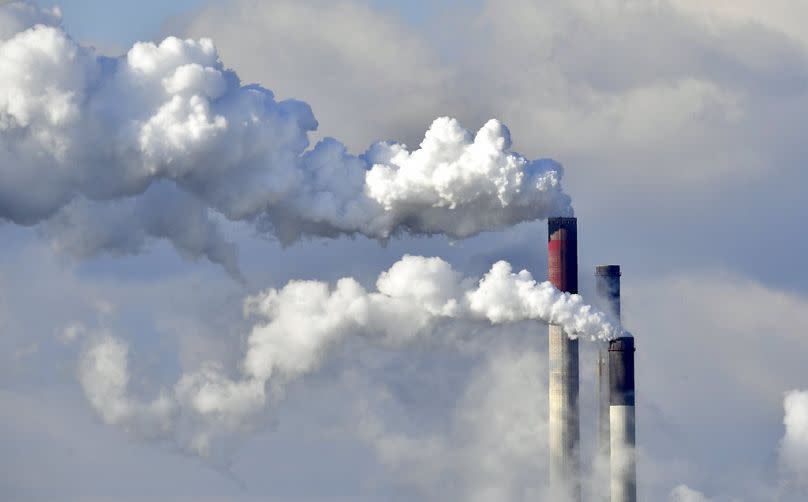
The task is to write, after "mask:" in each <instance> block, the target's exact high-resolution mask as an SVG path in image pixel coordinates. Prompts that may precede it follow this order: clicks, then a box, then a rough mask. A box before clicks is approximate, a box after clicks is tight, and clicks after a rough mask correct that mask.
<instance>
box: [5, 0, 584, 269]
mask: <svg viewBox="0 0 808 502" xmlns="http://www.w3.org/2000/svg"><path fill="white" fill-rule="evenodd" d="M58 14H59V13H58V12H51V11H41V10H38V9H36V8H35V7H34V6H33V5H31V4H29V3H22V2H14V3H11V4H8V5H3V6H0V81H2V82H3V86H2V88H0V219H4V220H8V221H11V222H14V223H18V224H23V225H32V224H36V223H39V222H42V221H43V220H48V219H53V221H51V222H50V224H49V225H48V227H47V228H48V230H47V231H46V233H47V234H48V235H49V236H50V237H51V238H53V239H54V241H55V244H56V245H57V247H58V246H61V247H62V248H63V249H65V250H68V251H75V252H77V253H78V254H79V255H87V254H94V253H97V252H99V251H103V250H112V251H115V252H132V251H133V250H135V249H137V248H138V247H139V240H140V237H135V242H134V243H133V242H132V241H131V239H130V238H129V237H128V236H127V235H125V232H121V231H120V228H121V226H122V225H126V224H131V225H132V226H133V227H134V228H135V232H134V233H135V234H136V235H137V236H143V237H144V238H145V237H158V238H167V239H170V240H172V242H174V244H175V246H176V247H177V248H178V249H181V250H184V251H186V252H187V253H189V254H191V255H194V256H200V255H205V256H207V257H208V258H210V259H211V260H212V261H215V262H218V263H222V264H225V266H227V267H229V268H230V269H231V272H232V271H233V266H232V265H228V263H229V262H228V260H230V258H229V257H225V256H223V255H225V254H228V253H227V252H224V251H222V250H223V249H225V248H227V247H228V245H227V244H225V243H223V242H221V236H220V235H219V234H218V233H217V232H215V231H211V230H208V232H207V236H208V237H207V238H202V239H198V238H197V239H191V241H193V242H191V243H190V245H189V240H188V238H187V235H183V234H182V232H183V230H182V227H183V223H184V221H185V220H184V219H183V217H184V216H187V215H189V214H190V215H191V216H190V218H191V219H192V220H193V222H192V224H193V225H194V226H195V227H199V226H206V225H207V226H210V225H212V224H208V223H202V222H201V220H202V219H206V218H207V214H206V213H207V211H208V210H210V211H213V212H216V213H220V214H221V215H224V216H225V217H226V218H228V219H231V220H248V221H252V222H255V223H256V224H257V225H258V226H259V228H261V229H263V230H266V231H269V232H272V233H274V234H275V235H276V236H277V237H278V238H279V239H280V240H281V241H282V242H284V243H290V242H293V241H294V240H296V239H298V238H300V237H301V236H304V235H313V236H335V235H339V234H355V233H358V234H363V235H366V236H368V237H371V238H377V239H386V238H388V237H390V236H391V235H393V234H395V233H396V232H399V231H407V232H413V233H426V234H432V233H435V234H445V235H447V236H450V237H456V238H462V237H468V236H471V235H474V234H476V233H479V232H481V231H483V230H487V229H495V228H502V227H506V226H509V225H513V224H515V223H518V222H521V221H526V220H533V219H537V218H546V217H548V216H556V215H568V214H570V213H571V211H572V210H571V207H570V199H569V197H568V196H567V195H566V194H565V193H564V192H563V191H562V189H561V176H562V169H561V166H560V165H559V164H557V163H555V162H554V161H551V160H533V161H531V160H528V159H526V158H524V157H523V156H521V155H519V154H518V153H515V152H512V151H511V150H510V148H511V138H510V132H509V131H508V129H507V128H506V127H505V126H504V125H503V124H501V123H500V122H498V121H497V120H491V121H489V122H487V123H486V124H485V125H484V126H483V127H482V128H481V129H480V130H479V131H478V132H477V133H476V134H474V135H472V134H471V133H469V132H468V131H466V130H465V129H463V128H462V127H461V126H460V124H459V123H458V122H457V121H456V120H453V119H450V118H445V117H444V118H439V119H436V120H435V121H434V122H433V123H432V125H431V126H430V127H429V129H428V130H427V132H426V134H425V135H424V140H423V142H422V143H421V145H420V147H419V148H418V149H416V150H413V151H410V150H408V149H407V148H406V147H405V146H404V145H402V144H398V143H387V142H382V143H377V144H375V145H372V146H371V147H370V148H368V150H367V151H366V152H365V153H364V154H362V155H360V156H355V155H351V154H349V153H348V152H347V151H346V148H345V147H344V145H342V144H341V143H340V142H338V141H337V140H334V139H326V140H324V141H321V142H320V143H318V144H317V145H316V146H314V147H313V148H311V149H309V139H308V134H309V133H310V132H312V131H314V130H315V129H316V127H317V121H316V120H315V118H314V115H313V113H312V111H311V109H310V108H309V106H308V105H307V104H306V103H303V102H301V101H296V100H286V101H276V100H275V99H274V96H273V94H272V92H271V91H269V90H267V89H265V88H263V87H260V86H257V85H249V86H242V85H241V83H240V81H239V79H238V77H237V75H236V74H235V73H233V72H232V71H228V70H226V69H225V67H224V65H223V63H222V62H221V61H220V60H219V56H218V54H217V52H216V49H215V48H214V46H213V43H212V42H211V41H210V40H207V39H201V40H198V41H194V40H180V39H177V38H167V39H165V40H164V41H162V42H161V43H160V44H153V43H137V44H135V45H134V46H133V47H132V48H131V49H130V50H129V51H128V53H127V54H126V55H124V56H121V57H119V58H109V57H104V56H102V55H99V54H98V53H96V52H95V51H94V50H93V49H91V48H87V47H82V46H80V45H79V44H77V43H76V42H75V41H73V40H72V39H71V38H70V37H69V36H68V35H67V34H66V33H65V32H64V31H63V30H62V29H61V28H60V27H59V15H58ZM160 181H163V182H165V183H169V184H171V185H173V186H174V187H175V188H176V190H175V191H174V192H173V193H174V194H176V196H177V197H178V198H179V197H181V196H180V195H179V193H180V192H186V193H187V194H190V195H188V196H187V197H185V199H184V200H183V203H186V202H187V204H190V205H191V206H192V208H191V209H187V210H186V209H184V208H180V209H179V211H178V214H174V215H169V216H167V217H166V218H174V219H175V220H176V221H175V222H174V223H172V224H164V225H157V226H156V227H155V226H154V225H151V224H148V223H144V220H143V219H142V215H140V214H138V213H137V211H136V210H123V211H120V210H119V211H118V215H117V217H115V218H106V217H88V216H87V211H91V212H102V211H106V210H107V209H108V208H109V206H108V205H107V204H103V201H116V200H120V199H126V198H132V197H138V196H140V195H141V194H143V193H144V192H146V191H147V190H148V189H149V187H150V186H152V185H154V184H155V183H157V182H160ZM85 199H86V200H89V201H95V202H93V203H87V202H86V200H85ZM74 201H75V202H74ZM99 204H100V205H99ZM126 204H129V205H135V206H137V205H138V202H137V201H135V202H126ZM194 204H196V205H198V208H195V207H194ZM76 205H78V206H80V207H79V208H78V209H77V208H76ZM182 205H183V204H181V203H177V206H182ZM169 209H171V208H169ZM54 216H56V217H55V219H54ZM147 220H149V221H154V218H151V219H148V218H147ZM110 225H114V226H115V227H116V229H113V230H102V227H104V226H107V227H108V226H110ZM65 226H67V227H69V228H70V230H69V231H68V232H67V233H65V232H63V231H61V230H59V228H58V227H65ZM84 231H86V232H88V233H89V234H90V235H91V236H92V237H93V238H90V239H87V240H86V242H84V243H82V245H81V246H80V247H79V248H76V245H75V242H77V239H76V238H75V235H77V234H79V233H81V232H84ZM99 235H100V236H103V238H98V237H99ZM210 239H213V240H214V241H216V243H212V242H213V241H211V240H210ZM65 240H66V241H67V242H66V243H65V242H63V241H65ZM93 246H95V247H96V248H97V249H94V248H93Z"/></svg>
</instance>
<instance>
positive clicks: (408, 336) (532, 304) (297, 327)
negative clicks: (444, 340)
mask: <svg viewBox="0 0 808 502" xmlns="http://www.w3.org/2000/svg"><path fill="white" fill-rule="evenodd" d="M376 288H377V290H376V291H368V290H367V289H365V288H364V287H363V286H362V285H361V284H359V282H357V281H356V280H354V279H353V278H343V279H340V280H339V281H337V283H336V285H335V286H334V287H333V288H332V287H329V285H328V284H327V283H324V282H319V281H292V282H289V283H288V284H287V285H286V286H284V287H283V288H281V289H269V290H267V291H265V292H263V293H261V294H258V295H256V296H254V297H250V298H248V299H247V301H246V302H245V312H247V313H248V314H249V315H251V316H253V317H254V318H255V319H256V321H257V323H256V324H255V326H254V327H253V329H252V332H251V333H250V335H249V337H248V340H247V350H246V354H245V356H244V360H243V362H242V367H241V370H242V375H241V377H240V378H237V379H232V378H229V377H228V376H227V375H226V374H225V373H224V372H223V371H222V370H221V369H220V368H218V367H217V366H214V365H210V366H207V367H205V368H203V369H201V370H200V371H196V372H194V373H189V374H186V375H184V376H182V378H181V379H180V381H179V382H178V383H177V384H176V385H175V386H174V389H173V392H172V393H171V394H172V396H173V397H172V398H171V402H173V403H174V405H169V404H167V403H166V402H165V395H167V394H164V395H163V396H161V397H160V398H159V399H157V400H156V401H154V402H151V403H144V402H137V401H136V400H134V399H132V398H128V397H126V389H125V387H126V382H127V378H128V376H127V373H126V364H125V353H126V352H125V346H123V345H122V343H121V342H120V341H117V340H115V339H114V338H110V337H104V338H103V339H102V340H101V342H100V343H99V344H98V345H96V346H95V347H93V348H92V349H91V350H90V351H89V352H87V353H86V355H85V356H84V358H83V359H84V361H83V362H82V364H81V368H82V377H81V381H82V384H83V386H84V390H85V392H86V393H87V396H88V398H89V400H90V403H91V404H92V405H93V407H94V408H95V409H96V410H97V411H98V412H99V414H100V415H101V416H102V417H103V418H104V419H105V420H106V421H107V422H108V423H112V424H125V425H127V426H128V427H129V428H130V429H133V430H135V431H137V430H140V429H141V428H146V427H145V426H144V425H143V424H144V423H146V424H155V423H157V424H161V425H162V424H165V423H166V422H171V420H172V416H173V414H174V413H175V411H176V410H175V407H178V408H179V409H181V410H182V413H181V415H182V417H183V420H184V421H185V423H186V424H193V427H194V431H193V432H192V433H190V434H188V435H187V437H188V440H187V443H186V444H184V446H185V447H187V448H190V449H191V450H193V451H196V452H198V453H200V454H207V453H208V451H209V448H210V443H211V440H212V439H213V438H214V437H215V436H216V435H218V434H222V433H231V432H235V431H238V430H241V429H244V428H248V427H249V426H250V425H251V424H252V423H253V421H254V419H255V417H256V416H257V415H258V414H259V413H260V412H261V411H262V410H263V409H264V408H265V407H266V405H267V404H268V403H269V402H270V401H272V400H273V399H275V398H277V397H279V396H281V395H282V391H283V387H284V385H285V383H287V382H288V381H289V380H291V379H294V378H297V377H300V376H302V375H304V374H306V373H308V372H310V371H312V370H313V369H316V368H317V367H318V366H319V365H320V363H321V362H322V360H323V358H325V357H326V355H327V354H328V353H329V350H330V349H332V348H333V347H334V346H336V345H337V344H338V343H339V342H340V341H341V340H343V339H345V338H346V337H348V336H362V337H366V338H368V339H373V340H376V341H378V342H379V343H385V344H391V345H394V346H399V345H404V344H409V343H415V342H417V341H418V340H421V339H423V338H424V337H427V336H429V335H430V334H431V333H432V331H433V329H434V328H435V326H436V325H437V324H438V323H439V322H440V321H445V320H447V319H459V320H466V321H480V322H485V323H493V324H499V323H506V322H514V321H524V320H537V321H543V322H549V323H553V324H558V325H560V326H561V327H562V328H563V329H564V331H565V332H566V333H567V334H568V335H569V336H570V337H579V336H583V337H588V338H593V339H610V338H613V337H615V336H619V335H621V334H622V332H621V330H620V328H618V327H617V326H616V325H614V324H612V323H610V322H609V320H608V319H607V318H606V315H605V314H604V313H602V312H599V311H596V310H595V309H593V308H592V307H590V306H589V305H586V304H584V302H583V301H582V299H581V297H580V296H579V295H574V294H570V293H564V292H561V291H559V290H558V289H556V288H555V287H554V286H553V285H552V284H551V283H549V282H542V283H537V282H536V281H535V280H534V279H533V277H532V276H531V275H530V273H529V272H527V271H526V270H523V271H521V272H519V273H514V272H513V271H512V270H511V266H510V265H509V264H508V263H507V262H504V261H500V262H497V263H495V264H494V265H493V266H492V267H491V269H490V270H489V271H488V272H487V273H486V274H485V275H484V276H483V278H482V279H480V280H475V279H473V278H466V277H463V276H462V275H461V274H460V273H458V272H457V271H455V270H454V269H453V268H452V267H451V266H450V265H449V264H448V263H447V262H445V261H444V260H442V259H440V258H424V257H419V256H405V257H403V258H402V259H401V260H400V261H398V262H396V263H395V264H394V265H393V266H392V267H391V268H390V269H389V270H387V271H385V272H383V273H382V274H380V275H379V277H378V280H377V282H376ZM88 360H89V361H90V362H87V361H88ZM94 382H99V383H94ZM155 413H158V414H162V415H161V416H160V417H159V419H158V418H157V417H155V416H154V415H155ZM146 429H147V430H148V431H150V432H153V431H154V430H155V429H156V428H155V427H154V426H151V427H147V428H146Z"/></svg>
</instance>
